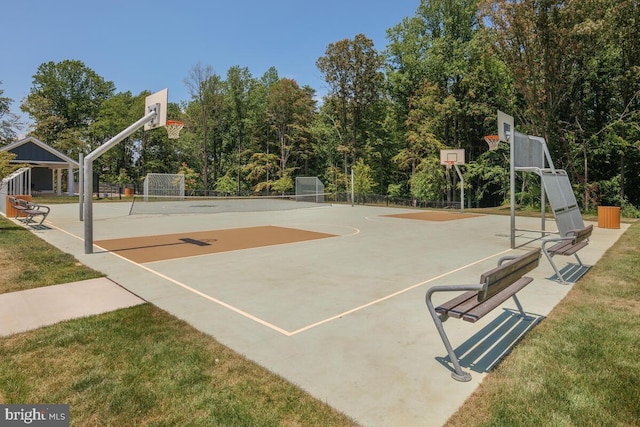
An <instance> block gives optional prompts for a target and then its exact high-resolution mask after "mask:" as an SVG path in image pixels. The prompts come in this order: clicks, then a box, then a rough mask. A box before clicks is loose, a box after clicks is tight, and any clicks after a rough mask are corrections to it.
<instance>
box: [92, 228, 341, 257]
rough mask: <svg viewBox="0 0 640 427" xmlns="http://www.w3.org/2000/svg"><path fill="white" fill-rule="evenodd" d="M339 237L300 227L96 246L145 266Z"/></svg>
mask: <svg viewBox="0 0 640 427" xmlns="http://www.w3.org/2000/svg"><path fill="white" fill-rule="evenodd" d="M335 236H336V235H335V234H327V233H317V232H315V231H307V230H299V229H296V228H286V227H275V226H262V227H246V228H232V229H227V230H213V231H199V232H193V233H177V234H163V235H159V236H143V237H130V238H124V239H112V240H100V241H96V242H95V244H96V245H97V246H99V247H101V248H103V249H106V250H108V251H110V252H114V253H117V254H118V255H120V256H123V257H125V258H127V259H130V260H131V261H134V262H137V263H140V264H143V263H146V262H153V261H162V260H167V259H174V258H184V257H190V256H197V255H207V254H213V253H219V252H228V251H235V250H240V249H250V248H258V247H262V246H271V245H281V244H284V243H294V242H302V241H305V240H314V239H325V238H328V237H335Z"/></svg>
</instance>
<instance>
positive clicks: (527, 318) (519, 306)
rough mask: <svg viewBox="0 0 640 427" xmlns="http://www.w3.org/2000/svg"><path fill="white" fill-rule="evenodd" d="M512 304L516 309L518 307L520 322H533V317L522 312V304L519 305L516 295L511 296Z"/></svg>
mask: <svg viewBox="0 0 640 427" xmlns="http://www.w3.org/2000/svg"><path fill="white" fill-rule="evenodd" d="M513 302H515V303H516V307H518V311H520V315H521V316H522V320H526V321H529V320H533V317H529V316H527V313H525V312H524V310H523V309H522V304H520V300H519V299H518V297H517V296H516V295H513Z"/></svg>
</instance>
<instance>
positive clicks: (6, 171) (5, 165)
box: [0, 151, 17, 180]
mask: <svg viewBox="0 0 640 427" xmlns="http://www.w3.org/2000/svg"><path fill="white" fill-rule="evenodd" d="M15 157H16V155H15V154H13V153H10V152H8V151H0V180H1V179H2V178H4V177H6V176H8V175H10V174H11V173H12V172H13V171H14V170H16V169H17V166H16V165H12V164H11V160H13V159H14V158H15Z"/></svg>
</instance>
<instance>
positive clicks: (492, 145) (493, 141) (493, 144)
mask: <svg viewBox="0 0 640 427" xmlns="http://www.w3.org/2000/svg"><path fill="white" fill-rule="evenodd" d="M484 140H485V141H486V143H487V144H489V151H495V150H497V149H498V145H500V139H499V138H498V135H487V136H485V137H484Z"/></svg>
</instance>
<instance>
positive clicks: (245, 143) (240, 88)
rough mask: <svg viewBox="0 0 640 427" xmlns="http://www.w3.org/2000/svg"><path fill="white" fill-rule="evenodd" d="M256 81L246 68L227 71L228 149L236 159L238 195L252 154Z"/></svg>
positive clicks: (237, 67)
mask: <svg viewBox="0 0 640 427" xmlns="http://www.w3.org/2000/svg"><path fill="white" fill-rule="evenodd" d="M255 85H256V81H255V79H254V78H253V76H252V75H251V72H250V71H249V69H248V68H246V67H244V68H243V67H239V66H233V67H231V68H229V70H228V71H227V92H226V102H225V104H226V108H227V112H226V114H225V117H226V121H227V124H226V127H227V132H228V140H227V141H226V142H227V144H228V145H227V147H228V149H229V150H230V151H229V154H230V155H231V158H233V159H234V162H233V166H234V167H235V170H236V179H237V184H238V190H237V191H238V193H240V192H241V191H242V183H243V181H242V171H243V166H244V164H245V163H246V162H247V161H248V160H249V158H250V157H251V154H252V151H253V150H252V147H251V142H252V139H251V135H252V132H251V129H250V128H249V127H248V118H249V106H250V93H251V91H252V90H253V89H254V88H255Z"/></svg>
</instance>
